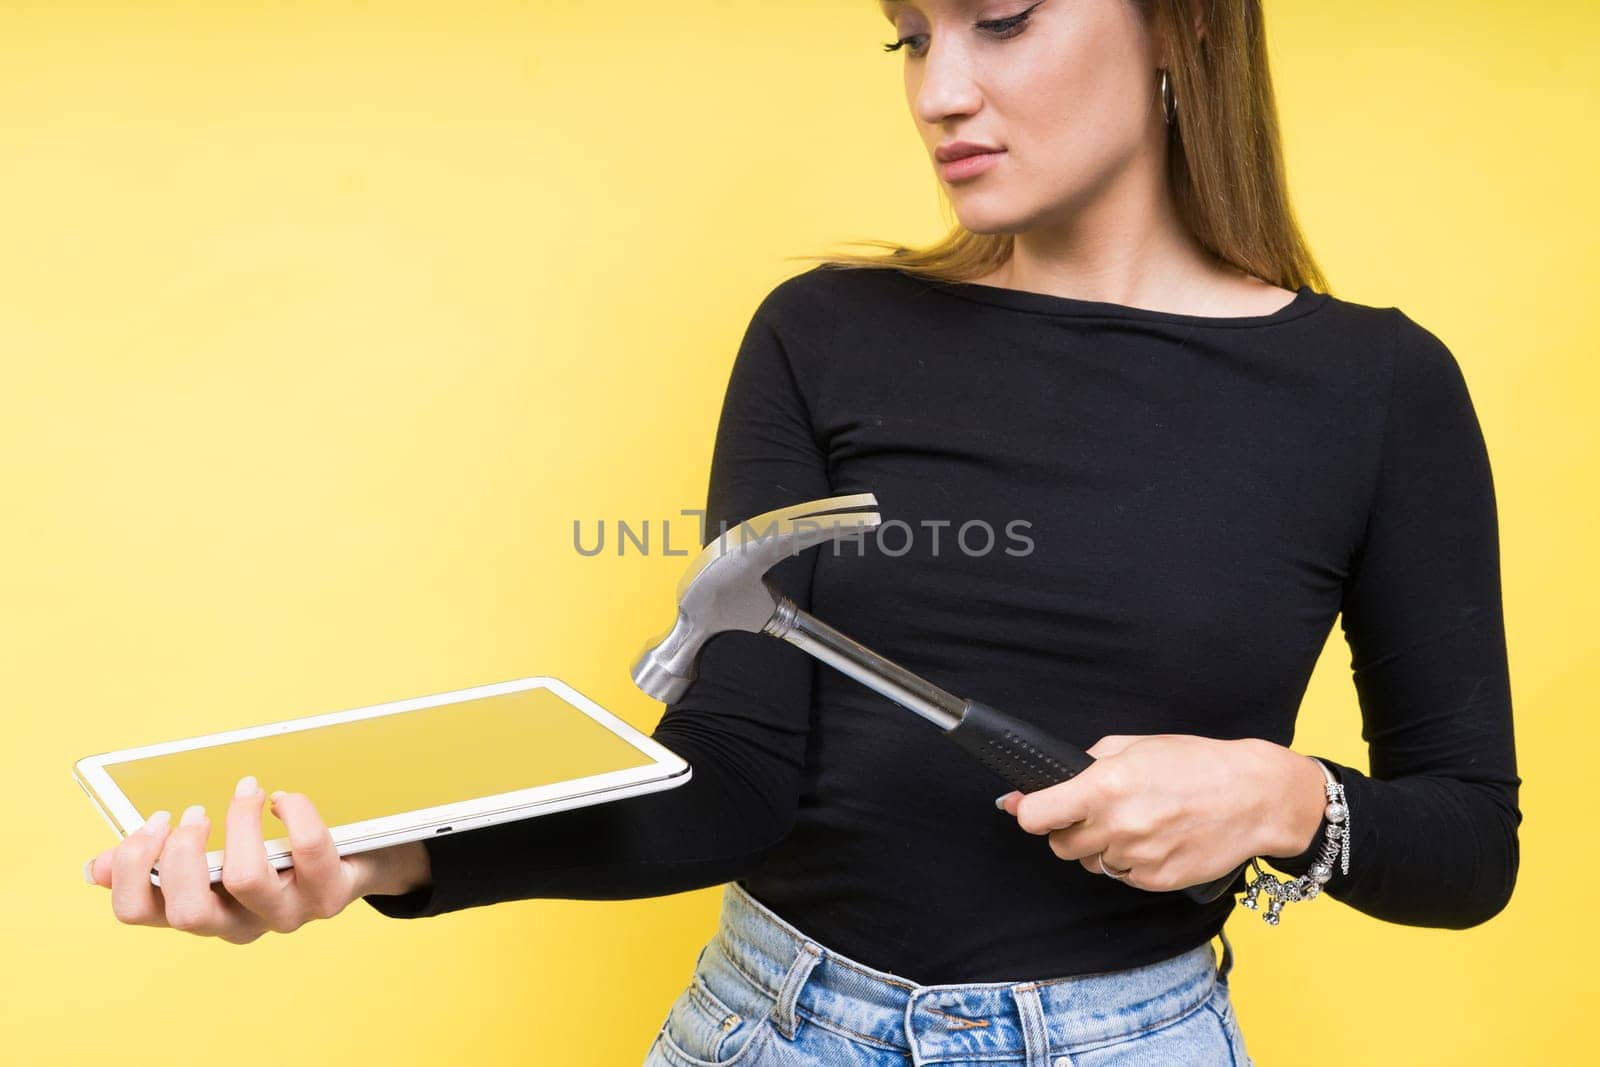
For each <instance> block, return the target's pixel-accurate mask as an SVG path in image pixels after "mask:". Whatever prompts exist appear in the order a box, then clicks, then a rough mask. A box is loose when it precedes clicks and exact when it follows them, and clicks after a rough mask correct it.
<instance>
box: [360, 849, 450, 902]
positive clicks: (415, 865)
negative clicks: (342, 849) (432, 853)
mask: <svg viewBox="0 0 1600 1067" xmlns="http://www.w3.org/2000/svg"><path fill="white" fill-rule="evenodd" d="M373 858H374V860H375V861H376V863H375V864H374V867H373V872H372V878H371V881H370V882H369V884H368V885H367V887H366V888H365V890H364V891H363V892H362V894H361V895H362V896H381V897H397V896H401V895H403V894H406V893H410V892H413V891H415V890H418V889H422V888H423V887H425V886H427V885H430V884H431V883H432V881H433V870H432V865H431V863H430V857H429V856H428V849H427V846H426V845H424V844H423V843H422V842H421V841H408V842H406V843H405V844H402V845H391V846H389V847H388V848H382V849H378V850H377V851H376V852H375V853H374V855H373Z"/></svg>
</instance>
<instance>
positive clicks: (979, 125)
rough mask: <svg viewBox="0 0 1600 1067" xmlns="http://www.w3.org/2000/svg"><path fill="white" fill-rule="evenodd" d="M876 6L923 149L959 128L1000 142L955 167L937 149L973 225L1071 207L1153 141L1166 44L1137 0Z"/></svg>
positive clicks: (960, 135)
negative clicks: (1159, 45) (889, 30)
mask: <svg viewBox="0 0 1600 1067" xmlns="http://www.w3.org/2000/svg"><path fill="white" fill-rule="evenodd" d="M878 5H879V7H880V8H881V9H882V11H883V14H884V16H885V17H886V18H888V19H889V21H890V22H891V23H892V24H893V26H894V38H895V39H896V40H898V41H900V42H901V47H900V48H899V49H898V50H897V54H898V55H900V56H902V57H903V59H902V62H904V64H905V83H906V98H907V100H908V101H909V103H910V105H911V113H912V117H913V118H914V119H915V121H916V124H917V130H918V132H919V133H920V134H921V136H922V140H923V143H924V144H925V145H926V147H927V150H928V153H929V156H930V157H934V155H935V152H936V150H937V149H939V148H940V146H943V145H949V144H951V143H953V142H956V141H971V142H975V143H977V144H980V145H985V146H989V147H993V148H998V149H1001V150H1002V151H1000V152H997V153H993V154H989V155H985V156H982V157H979V158H977V159H973V160H969V161H968V162H967V163H966V164H963V165H961V166H958V167H954V168H952V167H949V166H948V165H947V164H944V163H940V162H938V160H937V158H935V161H934V167H935V170H936V171H937V172H938V174H939V180H940V182H941V183H942V184H943V185H944V188H945V191H946V193H947V195H948V196H949V199H950V202H951V205H952V206H953V207H954V208H955V211H956V215H957V217H958V218H959V219H960V222H961V225H962V226H964V227H965V228H966V229H968V230H971V231H972V232H974V233H1014V232H1017V231H1020V230H1023V229H1027V228H1030V227H1032V226H1036V225H1039V224H1041V223H1048V222H1050V221H1051V220H1052V219H1062V220H1065V219H1069V218H1073V217H1076V216H1077V215H1078V214H1079V213H1080V212H1081V211H1083V210H1084V208H1085V207H1086V206H1087V205H1088V204H1089V203H1091V202H1092V201H1093V200H1094V199H1095V198H1096V197H1098V196H1100V195H1103V194H1104V193H1105V192H1106V190H1107V189H1108V188H1110V187H1111V186H1112V185H1113V183H1116V182H1117V181H1118V179H1119V176H1121V175H1124V174H1125V173H1126V172H1127V170H1128V168H1129V167H1130V165H1132V164H1135V163H1138V162H1142V163H1143V164H1145V165H1146V166H1148V165H1149V164H1150V163H1151V162H1152V157H1153V156H1155V155H1156V154H1157V153H1159V151H1160V149H1161V146H1162V144H1163V143H1164V141H1163V138H1164V137H1165V120H1164V119H1163V117H1162V113H1161V101H1160V96H1159V92H1158V86H1159V84H1160V82H1159V78H1160V75H1159V74H1158V73H1157V67H1158V65H1159V64H1158V55H1157V51H1156V48H1155V44H1154V41H1153V39H1152V38H1151V37H1150V35H1149V33H1148V32H1147V30H1146V28H1145V24H1144V22H1143V18H1142V15H1141V14H1140V12H1139V10H1138V9H1137V7H1135V5H1134V4H1132V3H1131V2H1129V0H878ZM1157 158H1158V157H1157ZM1152 173H1155V174H1158V175H1159V174H1160V171H1159V170H1153V171H1152Z"/></svg>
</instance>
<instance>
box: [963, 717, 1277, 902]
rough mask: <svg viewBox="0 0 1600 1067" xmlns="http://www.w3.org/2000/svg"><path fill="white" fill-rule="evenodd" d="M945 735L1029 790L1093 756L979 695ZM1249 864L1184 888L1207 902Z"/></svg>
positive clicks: (1063, 776)
mask: <svg viewBox="0 0 1600 1067" xmlns="http://www.w3.org/2000/svg"><path fill="white" fill-rule="evenodd" d="M945 736H946V737H948V738H949V739H950V740H952V741H954V742H955V743H956V744H958V745H960V746H961V747H962V748H964V749H966V750H967V751H968V752H969V753H971V754H972V755H973V756H974V757H976V758H977V760H978V762H979V763H981V764H983V765H984V766H985V767H987V768H989V769H990V770H991V771H993V772H994V773H995V774H997V775H999V776H1000V777H1001V778H1002V779H1004V780H1005V781H1006V782H1007V783H1009V784H1010V785H1011V787H1012V788H1013V789H1020V790H1022V792H1024V793H1032V792H1035V791H1037V790H1040V789H1044V788H1046V787H1047V786H1052V785H1056V784H1058V783H1060V782H1065V781H1067V780H1068V779H1069V778H1073V777H1076V776H1077V775H1078V774H1081V773H1082V772H1083V771H1084V770H1086V769H1087V768H1088V767H1089V765H1090V764H1092V763H1093V762H1094V757H1093V756H1091V755H1089V753H1087V752H1085V751H1084V750H1083V749H1081V748H1079V747H1078V746H1077V745H1074V744H1072V743H1071V742H1068V741H1063V740H1061V739H1060V738H1059V737H1054V736H1052V735H1050V734H1048V733H1045V732H1044V731H1043V730H1041V729H1039V728H1038V727H1036V726H1032V725H1030V724H1028V723H1025V722H1023V721H1022V720H1020V719H1016V718H1013V717H1011V716H1010V715H1007V714H1006V713H1005V712H1003V711H997V710H995V709H994V708H991V707H989V705H987V704H980V703H978V702H977V701H976V700H969V701H967V706H966V711H965V712H964V713H963V715H962V717H961V721H960V722H959V723H957V724H956V726H955V728H954V729H951V730H947V731H946V732H945ZM1244 869H1245V864H1240V865H1239V867H1238V868H1236V869H1235V870H1234V871H1232V872H1231V873H1229V874H1226V875H1224V876H1223V877H1221V878H1218V879H1217V880H1216V881H1214V882H1209V883H1207V884H1205V885H1191V886H1187V887H1186V888H1185V889H1184V892H1185V893H1187V894H1188V895H1189V896H1190V897H1191V898H1193V899H1195V900H1198V901H1199V902H1200V903H1202V904H1209V903H1210V902H1211V901H1213V900H1216V899H1217V898H1218V897H1220V896H1222V894H1224V893H1226V892H1228V890H1229V887H1230V886H1232V885H1233V884H1234V882H1235V881H1238V880H1239V879H1240V876H1241V875H1243V874H1244ZM1240 889H1243V886H1242V885H1241V886H1240Z"/></svg>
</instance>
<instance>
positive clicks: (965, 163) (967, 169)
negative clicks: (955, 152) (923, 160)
mask: <svg viewBox="0 0 1600 1067" xmlns="http://www.w3.org/2000/svg"><path fill="white" fill-rule="evenodd" d="M1005 153H1006V150H1005V149H1004V148H1002V149H1000V150H999V151H996V152H979V153H978V154H977V155H975V156H964V157H962V158H961V159H954V160H951V161H950V162H949V163H941V164H939V177H941V178H943V179H944V180H945V181H947V182H959V181H965V180H966V179H968V178H975V177H977V176H978V175H980V174H982V173H983V172H984V171H986V170H988V169H989V168H990V167H992V166H994V165H995V164H996V163H998V162H1000V157H1001V156H1003V155H1005Z"/></svg>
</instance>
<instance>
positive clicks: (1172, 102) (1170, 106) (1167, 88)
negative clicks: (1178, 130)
mask: <svg viewBox="0 0 1600 1067" xmlns="http://www.w3.org/2000/svg"><path fill="white" fill-rule="evenodd" d="M1161 113H1162V114H1163V115H1165V116H1166V119H1167V125H1168V126H1171V125H1172V124H1173V123H1174V122H1177V121H1178V98H1177V96H1176V95H1174V93H1173V91H1172V80H1171V79H1170V78H1168V77H1167V68H1166V67H1162V68H1161Z"/></svg>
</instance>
